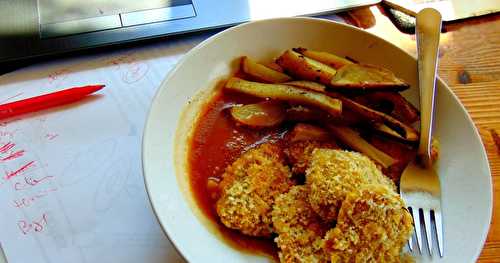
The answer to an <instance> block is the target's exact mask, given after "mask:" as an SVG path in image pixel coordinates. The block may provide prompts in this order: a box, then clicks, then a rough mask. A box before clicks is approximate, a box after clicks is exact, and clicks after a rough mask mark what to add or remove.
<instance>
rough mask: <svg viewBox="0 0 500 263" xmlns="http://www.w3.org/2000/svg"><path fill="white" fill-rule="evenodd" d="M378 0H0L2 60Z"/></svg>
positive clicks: (339, 8) (323, 11)
mask: <svg viewBox="0 0 500 263" xmlns="http://www.w3.org/2000/svg"><path fill="white" fill-rule="evenodd" d="M378 2H380V0H379V1H377V0H332V1H325V0H299V1H296V0H267V1H266V0H83V1H82V0H1V1H0V22H1V23H0V62H8V61H13V60H20V59H26V58H31V57H37V56H45V55H51V54H57V53H62V52H70V51H75V50H81V49H88V48H93V47H98V46H105V45H111V44H118V43H124V42H130V41H137V40H141V39H147V38H155V37H161V36H166V35H173V34H181V33H186V32H193V31H199V30H206V29H213V28H220V27H228V26H231V25H235V24H239V23H242V22H247V21H252V20H258V19H264V18H273V17H284V16H301V15H308V16H313V15H324V14H328V13H332V12H337V11H343V10H347V9H351V8H355V7H359V6H366V5H372V4H376V3H378Z"/></svg>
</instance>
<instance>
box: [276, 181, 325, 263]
mask: <svg viewBox="0 0 500 263" xmlns="http://www.w3.org/2000/svg"><path fill="white" fill-rule="evenodd" d="M308 195H309V190H308V188H307V186H305V185H298V186H293V187H292V188H291V189H290V191H289V192H288V193H285V194H281V195H280V196H279V197H278V198H277V199H276V202H275V204H274V207H273V212H272V219H273V224H274V229H275V231H276V233H277V234H278V237H276V238H275V240H274V241H275V242H276V243H277V245H278V248H280V252H279V258H280V261H281V262H289V263H291V262H328V257H327V255H326V254H325V253H324V252H323V236H324V235H325V233H326V231H328V229H329V228H330V227H329V226H328V225H327V224H325V223H323V222H322V220H321V218H320V217H319V216H318V215H317V214H316V213H315V212H314V211H313V210H312V209H311V206H310V205H309V200H308Z"/></svg>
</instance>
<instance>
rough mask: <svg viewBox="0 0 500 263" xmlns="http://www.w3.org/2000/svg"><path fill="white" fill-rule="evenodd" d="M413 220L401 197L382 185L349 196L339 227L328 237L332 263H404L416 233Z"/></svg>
mask: <svg viewBox="0 0 500 263" xmlns="http://www.w3.org/2000/svg"><path fill="white" fill-rule="evenodd" d="M412 221H413V220H412V217H411V215H410V213H409V212H408V211H407V210H406V209H405V204H404V202H403V200H402V199H401V198H400V196H399V195H398V194H396V193H395V192H394V191H393V190H392V189H389V188H388V187H387V186H383V185H380V184H375V185H364V186H362V187H361V188H360V189H357V190H355V191H352V192H350V193H348V194H347V196H346V198H345V199H344V202H343V203H342V206H341V208H340V211H339V214H338V218H337V224H336V226H335V228H334V229H332V230H330V231H328V233H327V234H326V236H325V246H324V249H325V252H327V253H328V254H329V255H330V259H331V261H332V262H334V263H336V262H339V263H340V262H360V263H361V262H402V261H406V260H407V259H405V258H404V257H402V255H401V250H402V248H403V246H404V245H405V244H406V242H407V241H408V239H409V238H410V235H411V233H412V231H413V225H412Z"/></svg>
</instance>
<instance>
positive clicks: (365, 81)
mask: <svg viewBox="0 0 500 263" xmlns="http://www.w3.org/2000/svg"><path fill="white" fill-rule="evenodd" d="M325 84H327V85H328V86H330V87H329V88H331V89H347V90H370V91H375V90H392V91H401V90H405V89H407V88H409V87H410V85H408V84H407V83H406V82H404V81H403V80H402V79H400V78H398V77H396V75H394V73H393V72H392V71H390V70H388V69H385V68H381V67H376V66H373V65H366V64H347V65H344V66H343V67H341V68H340V69H338V71H337V74H335V76H334V77H333V78H332V80H331V82H330V83H325Z"/></svg>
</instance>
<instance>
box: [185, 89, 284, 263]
mask: <svg viewBox="0 0 500 263" xmlns="http://www.w3.org/2000/svg"><path fill="white" fill-rule="evenodd" d="M259 101H261V99H258V98H253V97H248V96H245V95H242V94H235V93H229V92H223V93H219V94H217V95H216V96H215V97H214V99H213V100H212V101H211V102H209V103H208V104H207V105H206V106H205V108H204V109H203V111H202V114H201V115H200V117H199V119H198V120H197V123H196V125H195V130H194V133H193V136H192V141H191V144H190V151H189V154H188V156H189V161H188V163H189V170H190V183H191V190H192V193H193V194H194V197H195V200H196V201H197V204H198V206H199V207H200V208H201V210H202V211H203V213H204V214H205V215H206V216H207V217H208V218H209V219H210V220H212V221H213V222H214V224H216V225H217V226H218V228H219V230H220V232H221V233H222V234H223V236H224V237H225V238H226V239H227V241H229V243H230V244H232V245H233V246H235V247H236V248H238V249H241V250H243V251H247V252H251V253H258V254H265V255H267V256H272V257H273V258H275V259H277V247H276V245H275V244H274V242H273V240H272V238H255V237H249V236H246V235H243V234H240V233H239V232H238V231H235V230H231V229H228V228H227V227H225V226H224V225H223V224H222V223H221V222H220V221H219V219H218V216H217V214H216V211H215V202H216V200H214V198H213V197H211V195H212V193H211V192H210V191H209V189H208V188H207V182H208V180H209V178H219V179H221V175H222V174H223V172H224V169H225V168H226V166H228V165H229V164H231V163H232V162H233V161H234V160H236V159H237V158H238V157H239V156H240V155H241V153H243V152H244V151H246V150H247V149H249V148H251V147H253V146H254V145H257V144H260V143H264V142H267V141H275V142H278V143H279V142H280V141H281V140H282V138H283V135H284V134H285V133H286V127H278V128H271V129H264V130H254V129H249V128H246V127H242V126H238V125H236V123H235V122H234V121H233V120H232V119H231V116H230V115H229V113H228V111H227V110H226V109H227V108H228V107H230V106H231V105H234V104H248V103H256V102H259Z"/></svg>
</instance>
